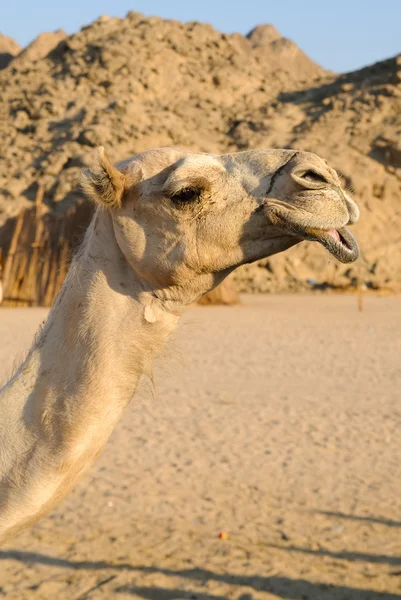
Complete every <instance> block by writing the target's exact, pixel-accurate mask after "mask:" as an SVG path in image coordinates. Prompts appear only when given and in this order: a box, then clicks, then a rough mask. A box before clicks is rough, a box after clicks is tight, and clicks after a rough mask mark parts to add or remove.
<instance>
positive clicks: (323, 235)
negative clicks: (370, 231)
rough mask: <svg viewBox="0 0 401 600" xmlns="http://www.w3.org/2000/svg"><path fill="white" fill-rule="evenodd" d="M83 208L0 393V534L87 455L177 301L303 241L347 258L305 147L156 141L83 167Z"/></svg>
mask: <svg viewBox="0 0 401 600" xmlns="http://www.w3.org/2000/svg"><path fill="white" fill-rule="evenodd" d="M83 187H84V189H85V191H86V193H87V195H88V196H90V197H91V198H93V199H94V200H95V201H96V202H97V203H98V209H97V211H96V214H95V217H94V218H93V221H92V223H91V225H90V227H89V229H88V231H87V233H86V236H85V239H84V242H83V244H82V247H81V249H80V252H79V253H78V255H77V256H76V257H75V258H74V260H73V262H72V265H71V268H70V270H69V273H68V276H67V278H66V281H65V283H64V285H63V288H62V290H61V293H60V295H59V297H58V298H57V300H56V302H55V304H54V306H53V309H52V310H51V312H50V315H49V318H48V319H47V322H46V323H45V325H44V326H43V327H42V329H41V331H40V332H39V333H38V335H37V337H36V339H35V341H34V343H33V346H32V348H31V350H30V351H29V353H28V355H27V357H26V359H25V361H24V362H23V364H22V365H21V366H20V367H19V369H18V370H17V372H16V373H15V375H14V376H13V377H12V378H11V380H10V381H9V382H8V383H7V384H6V386H5V387H4V388H3V389H2V390H1V396H0V539H1V540H4V539H6V538H8V537H9V536H10V535H12V534H15V533H16V532H18V531H19V530H21V529H22V528H23V527H25V526H27V525H28V524H32V523H34V522H35V521H37V520H38V519H39V518H40V517H42V516H43V515H44V514H45V513H46V512H48V511H49V510H50V509H51V508H52V507H53V506H54V505H55V504H56V503H57V502H58V501H59V500H60V499H61V498H62V497H63V496H65V494H66V493H67V492H68V491H69V490H70V489H71V488H72V487H73V485H74V484H75V482H76V481H77V479H78V477H79V476H80V475H81V474H82V473H83V472H84V470H85V469H87V468H88V467H89V466H90V465H91V464H92V463H93V461H94V460H95V458H96V457H97V456H98V455H99V453H100V451H101V450H102V448H103V446H104V445H105V443H106V441H107V439H108V438H109V436H110V434H111V432H112V431H113V429H114V427H115V425H116V423H117V421H118V419H119V418H120V416H121V414H122V412H123V410H124V408H125V407H126V406H127V403H128V402H129V401H130V399H131V398H132V396H133V394H134V393H135V390H136V388H137V385H138V381H139V379H140V377H141V375H143V374H148V373H150V371H151V365H152V361H153V359H154V358H155V356H156V355H157V354H158V353H159V352H160V350H161V348H162V347H163V345H164V344H165V342H166V340H167V338H168V337H169V335H170V334H171V332H172V330H173V329H174V328H175V326H176V324H177V321H178V319H179V317H180V315H181V314H182V312H183V311H184V309H185V308H186V307H187V306H188V305H189V304H191V303H192V302H194V301H195V300H197V299H198V298H199V297H200V296H201V295H202V294H204V293H205V292H207V291H208V290H210V289H212V288H213V287H214V286H216V285H218V284H219V283H220V282H221V281H222V280H223V279H224V278H225V277H226V276H227V275H228V274H229V273H230V272H232V271H233V270H234V269H235V268H236V267H238V266H239V265H242V264H244V263H249V262H252V261H255V260H258V259H261V258H264V257H267V256H270V255H272V254H276V253H277V252H281V251H283V250H286V249H287V248H290V247H291V246H293V245H294V244H297V243H298V242H300V241H302V240H304V239H309V240H317V241H320V242H321V243H322V244H323V245H324V246H326V248H327V249H328V250H329V251H331V253H332V254H333V255H334V256H336V257H337V258H338V259H339V260H342V261H344V262H347V261H352V260H354V259H355V258H356V257H357V254H358V250H357V245H356V242H355V241H354V239H353V237H352V236H351V234H349V233H348V232H347V231H346V230H344V229H343V228H344V226H345V225H347V224H352V223H354V222H355V221H356V220H357V219H358V209H357V207H356V205H355V203H354V202H353V201H352V200H351V199H350V198H349V197H348V195H347V194H346V193H345V191H344V190H343V189H342V188H341V185H340V181H339V179H338V176H337V174H336V173H335V171H334V170H333V169H331V168H329V167H328V166H327V164H326V162H325V161H323V160H322V159H321V158H319V157H318V156H316V155H314V154H311V153H308V152H296V151H293V150H257V151H247V152H241V153H237V154H228V155H223V156H212V155H208V154H195V153H188V152H183V151H180V150H177V149H171V148H164V149H159V150H152V151H149V152H145V153H143V154H140V155H138V156H136V157H134V158H132V159H130V160H127V161H124V162H122V163H119V164H118V165H117V166H115V167H114V166H112V165H111V163H110V162H109V161H108V159H107V157H106V156H105V154H104V151H103V149H100V150H99V156H98V160H97V162H96V164H95V165H94V167H93V168H92V169H91V170H89V171H87V172H86V173H85V174H84V176H83Z"/></svg>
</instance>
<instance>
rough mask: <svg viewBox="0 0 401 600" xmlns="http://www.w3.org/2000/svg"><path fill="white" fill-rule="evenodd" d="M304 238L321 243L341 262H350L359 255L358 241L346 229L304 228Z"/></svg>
mask: <svg viewBox="0 0 401 600" xmlns="http://www.w3.org/2000/svg"><path fill="white" fill-rule="evenodd" d="M304 231H305V234H306V236H305V238H306V239H308V240H312V241H316V242H319V243H320V244H322V246H324V247H325V248H326V249H327V250H328V251H329V252H330V254H332V255H333V256H334V258H336V259H337V260H339V261H340V262H342V263H351V262H354V261H356V259H357V258H358V257H359V246H358V242H357V241H356V239H355V238H354V236H353V235H352V233H350V232H349V231H348V230H347V229H345V228H344V227H342V228H341V229H328V230H327V231H326V230H324V229H312V228H305V230H304Z"/></svg>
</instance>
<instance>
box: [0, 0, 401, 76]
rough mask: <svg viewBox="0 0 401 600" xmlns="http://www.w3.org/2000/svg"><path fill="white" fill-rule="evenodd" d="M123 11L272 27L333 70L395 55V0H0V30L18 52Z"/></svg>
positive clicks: (244, 27) (241, 28) (234, 26)
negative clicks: (49, 35)
mask: <svg viewBox="0 0 401 600" xmlns="http://www.w3.org/2000/svg"><path fill="white" fill-rule="evenodd" d="M129 10H136V11H138V12H142V13H144V14H145V15H159V16H161V17H165V18H173V19H179V20H183V21H195V20H197V21H204V22H208V23H211V24H212V25H214V27H216V28H217V29H219V30H220V31H224V32H227V33H231V32H233V31H238V32H240V33H243V34H245V33H247V32H248V31H249V30H250V29H252V28H253V27H254V26H255V25H257V24H259V23H273V25H275V26H276V27H277V29H278V30H279V31H280V32H281V33H282V35H284V36H286V37H289V38H291V39H292V40H293V41H295V42H296V43H297V44H298V46H300V47H301V48H302V49H303V50H304V51H305V52H307V54H309V56H310V57H311V58H313V59H314V60H315V61H316V62H318V63H320V64H321V65H322V66H323V67H325V68H327V69H332V70H333V71H338V72H341V71H349V70H353V69H357V68H359V67H361V66H364V65H366V64H369V63H372V62H376V61H378V60H382V59H384V58H388V57H390V56H393V55H395V54H397V53H401V0H347V1H346V0H334V1H333V0H240V1H238V0H231V1H228V0H169V1H167V0H164V1H163V0H142V1H135V0H132V1H131V2H129V1H126V0H68V1H66V0H51V1H49V0H13V1H11V2H8V1H7V0H0V31H1V32H2V33H4V34H6V35H9V36H11V37H13V38H15V39H16V40H17V41H18V42H19V44H20V45H22V46H24V45H26V44H27V43H28V42H29V41H31V40H32V39H33V38H35V37H36V36H37V35H38V34H39V33H40V32H41V31H53V30H55V29H59V28H62V29H64V30H65V31H67V33H74V32H75V31H77V30H78V29H80V27H81V26H82V25H85V24H88V23H90V22H92V21H93V20H95V19H96V18H97V17H98V16H100V15H102V14H107V15H112V16H119V17H123V16H125V14H126V13H127V12H128V11H129Z"/></svg>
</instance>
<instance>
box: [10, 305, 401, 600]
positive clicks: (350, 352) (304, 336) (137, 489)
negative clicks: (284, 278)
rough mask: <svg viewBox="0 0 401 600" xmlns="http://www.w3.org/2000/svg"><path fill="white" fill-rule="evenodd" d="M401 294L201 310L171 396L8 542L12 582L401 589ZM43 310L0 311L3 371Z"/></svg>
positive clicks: (156, 599)
mask: <svg viewBox="0 0 401 600" xmlns="http://www.w3.org/2000/svg"><path fill="white" fill-rule="evenodd" d="M400 305H401V300H400V298H395V297H387V298H378V297H368V298H367V299H366V302H365V310H364V312H362V313H359V312H358V311H357V306H356V299H355V297H352V296H329V297H328V296H315V297H305V296H268V297H262V296H257V297H246V298H244V304H243V305H241V306H238V307H230V308H227V307H197V308H194V309H191V310H190V311H189V312H188V314H187V316H186V317H185V319H184V321H183V323H182V325H181V327H180V329H179V331H178V333H177V335H176V336H175V339H174V340H173V342H172V343H171V344H170V345H169V348H168V349H167V351H166V355H167V358H166V360H164V361H162V365H163V366H159V367H158V368H157V372H156V381H157V393H156V394H153V393H152V391H151V386H150V385H149V384H148V383H146V382H145V384H144V385H143V386H142V388H141V391H140V393H139V394H138V395H137V396H136V397H135V399H134V400H133V402H132V403H131V405H130V406H129V408H128V410H127V411H126V413H125V415H124V417H123V418H122V420H121V421H120V423H119V425H118V427H117V429H116V431H115V432H114V434H113V436H112V438H111V439H110V442H109V443H108V445H107V447H106V449H105V451H104V453H103V454H102V456H101V457H100V459H99V460H98V462H97V463H96V465H95V466H94V468H92V470H91V471H90V472H89V473H88V474H87V475H86V476H85V477H84V479H82V480H81V482H80V484H79V485H78V487H77V488H76V489H75V490H74V492H73V493H72V494H71V495H70V496H69V497H68V498H67V499H66V500H65V501H64V502H63V503H62V504H61V505H60V506H59V507H58V509H57V510H56V511H55V512H54V513H53V514H52V515H51V516H49V517H48V518H46V519H44V520H43V521H41V522H40V523H39V524H38V525H37V526H35V527H34V528H33V529H31V530H29V531H26V532H24V533H23V534H21V535H20V536H19V537H17V538H16V539H14V540H12V541H11V542H9V543H8V544H7V545H5V546H4V547H3V548H2V549H1V551H0V597H3V596H4V597H6V598H7V599H18V600H25V599H29V600H30V599H34V600H39V599H46V600H53V599H57V600H59V599H60V600H63V599H74V600H78V599H81V600H83V599H84V598H89V599H91V600H93V599H98V598H99V599H110V598H116V599H119V600H123V599H150V600H179V599H184V598H186V599H187V598H192V599H199V600H224V599H226V600H259V599H266V600H267V599H273V598H274V599H276V598H286V599H291V600H302V599H313V600H334V599H336V600H340V599H344V600H345V599H351V600H368V599H369V600H390V599H396V598H400V599H401V461H400V458H399V453H400V439H401V404H400V389H401V370H400V356H401V310H400ZM45 315H46V311H45V310H41V309H20V310H14V309H8V310H7V309H3V310H0V340H1V342H0V364H1V372H2V373H1V374H3V372H4V371H5V370H6V369H7V368H8V367H9V365H10V364H11V363H12V360H13V356H14V355H15V353H16V352H18V351H20V350H21V349H22V348H23V347H24V346H25V347H26V345H27V344H29V342H30V339H31V337H32V335H33V333H34V331H35V330H36V327H37V326H38V324H39V323H40V322H41V320H42V319H43V318H44V317H45ZM221 532H224V533H226V534H227V539H220V538H219V534H220V533H221Z"/></svg>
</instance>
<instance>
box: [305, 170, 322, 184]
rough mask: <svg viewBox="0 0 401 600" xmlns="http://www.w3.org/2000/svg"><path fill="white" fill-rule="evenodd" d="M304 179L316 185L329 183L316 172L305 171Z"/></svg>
mask: <svg viewBox="0 0 401 600" xmlns="http://www.w3.org/2000/svg"><path fill="white" fill-rule="evenodd" d="M302 178H303V179H306V181H311V182H316V183H328V181H327V179H326V178H325V177H323V175H319V173H316V172H315V171H305V173H304V174H303V175H302Z"/></svg>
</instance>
